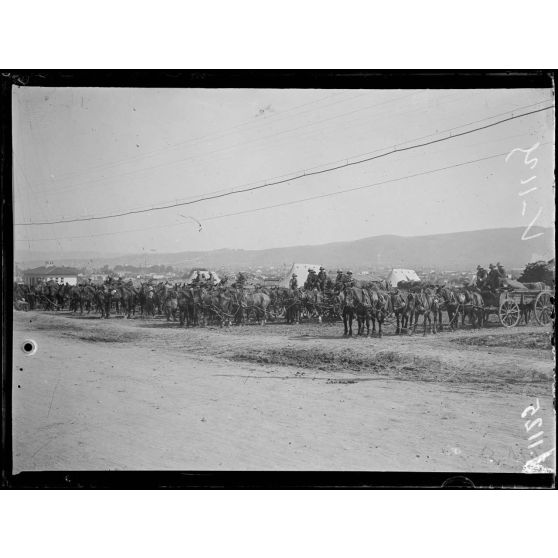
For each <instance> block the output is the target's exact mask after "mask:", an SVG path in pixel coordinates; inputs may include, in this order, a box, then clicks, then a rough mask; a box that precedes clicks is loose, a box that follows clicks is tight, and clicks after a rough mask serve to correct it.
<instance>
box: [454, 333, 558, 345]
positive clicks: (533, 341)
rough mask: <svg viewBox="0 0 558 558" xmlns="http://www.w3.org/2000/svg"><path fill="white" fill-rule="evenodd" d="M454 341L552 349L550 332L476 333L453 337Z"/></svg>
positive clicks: (465, 343) (468, 343) (469, 343)
mask: <svg viewBox="0 0 558 558" xmlns="http://www.w3.org/2000/svg"><path fill="white" fill-rule="evenodd" d="M451 342H452V343H458V344H459V345H469V346H476V347H506V348H510V349H551V348H552V344H551V342H550V335H549V333H547V332H546V333H545V332H530V333H523V332H514V333H510V334H507V335H475V336H472V337H460V338H457V339H452V340H451Z"/></svg>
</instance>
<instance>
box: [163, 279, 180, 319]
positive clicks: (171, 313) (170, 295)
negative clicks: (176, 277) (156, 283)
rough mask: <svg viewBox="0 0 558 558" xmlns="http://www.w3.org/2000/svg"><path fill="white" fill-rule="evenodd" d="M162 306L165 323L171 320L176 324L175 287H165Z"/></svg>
mask: <svg viewBox="0 0 558 558" xmlns="http://www.w3.org/2000/svg"><path fill="white" fill-rule="evenodd" d="M163 306H164V309H165V316H166V318H167V322H170V320H171V318H172V321H173V322H176V314H177V312H178V293H177V289H176V287H175V288H172V287H169V286H167V287H165V295H164V298H163Z"/></svg>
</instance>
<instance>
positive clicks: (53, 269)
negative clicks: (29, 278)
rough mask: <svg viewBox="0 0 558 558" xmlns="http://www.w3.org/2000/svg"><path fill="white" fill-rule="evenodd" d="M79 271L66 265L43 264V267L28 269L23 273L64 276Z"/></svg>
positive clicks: (75, 273)
mask: <svg viewBox="0 0 558 558" xmlns="http://www.w3.org/2000/svg"><path fill="white" fill-rule="evenodd" d="M77 274H78V271H77V269H76V268H74V267H64V266H49V267H46V266H44V265H42V266H41V267H35V268H33V269H26V270H24V271H23V275H48V276H52V275H54V276H56V277H64V276H65V275H77Z"/></svg>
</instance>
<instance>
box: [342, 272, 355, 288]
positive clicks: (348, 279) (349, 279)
mask: <svg viewBox="0 0 558 558" xmlns="http://www.w3.org/2000/svg"><path fill="white" fill-rule="evenodd" d="M344 284H345V287H354V286H355V282H354V280H353V272H352V271H351V270H349V271H347V273H346V276H345V281H344Z"/></svg>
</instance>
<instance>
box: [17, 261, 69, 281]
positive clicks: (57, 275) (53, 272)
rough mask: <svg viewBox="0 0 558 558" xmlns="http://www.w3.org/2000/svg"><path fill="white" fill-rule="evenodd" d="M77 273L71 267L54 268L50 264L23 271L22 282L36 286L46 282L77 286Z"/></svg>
mask: <svg viewBox="0 0 558 558" xmlns="http://www.w3.org/2000/svg"><path fill="white" fill-rule="evenodd" d="M77 278H78V271H77V269H75V268H73V267H64V266H56V265H54V264H53V263H52V262H48V263H47V265H44V266H41V267H35V268H33V269H26V270H24V271H23V280H24V282H25V283H26V284H27V285H37V284H39V283H46V282H48V281H56V282H57V283H60V284H62V283H68V284H69V285H77Z"/></svg>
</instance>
